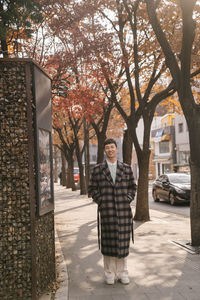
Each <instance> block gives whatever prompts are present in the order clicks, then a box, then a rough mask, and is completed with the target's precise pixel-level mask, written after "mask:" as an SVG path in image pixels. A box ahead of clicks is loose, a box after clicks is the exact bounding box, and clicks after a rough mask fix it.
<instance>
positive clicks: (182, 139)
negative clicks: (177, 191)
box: [175, 114, 190, 172]
mask: <svg viewBox="0 0 200 300" xmlns="http://www.w3.org/2000/svg"><path fill="white" fill-rule="evenodd" d="M175 141H176V148H175V150H176V164H175V170H176V171H179V172H189V171H190V167H189V159H190V145H189V133H188V127H187V123H186V120H185V117H184V115H178V114H176V115H175Z"/></svg>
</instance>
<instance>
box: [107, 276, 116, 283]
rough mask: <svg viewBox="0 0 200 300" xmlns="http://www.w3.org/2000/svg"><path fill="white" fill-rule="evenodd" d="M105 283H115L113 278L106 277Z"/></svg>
mask: <svg viewBox="0 0 200 300" xmlns="http://www.w3.org/2000/svg"><path fill="white" fill-rule="evenodd" d="M106 283H107V284H114V283H115V278H113V277H106Z"/></svg>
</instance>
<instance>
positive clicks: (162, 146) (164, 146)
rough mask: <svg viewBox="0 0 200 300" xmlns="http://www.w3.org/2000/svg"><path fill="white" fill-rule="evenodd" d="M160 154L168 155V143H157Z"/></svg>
mask: <svg viewBox="0 0 200 300" xmlns="http://www.w3.org/2000/svg"><path fill="white" fill-rule="evenodd" d="M159 152H160V153H169V141H162V142H160V143H159Z"/></svg>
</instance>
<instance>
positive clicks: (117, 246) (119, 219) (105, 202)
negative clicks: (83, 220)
mask: <svg viewBox="0 0 200 300" xmlns="http://www.w3.org/2000/svg"><path fill="white" fill-rule="evenodd" d="M135 191H136V184H135V181H134V177H133V172H132V169H131V167H130V166H129V165H127V164H124V163H121V162H119V161H117V172H116V180H115V183H114V182H113V180H112V177H111V174H110V170H109V168H108V165H107V162H106V161H104V162H103V163H102V164H98V165H96V166H95V167H94V169H93V171H92V174H91V179H90V184H89V195H90V196H91V197H92V198H93V201H94V202H96V203H97V204H98V218H99V214H100V222H99V226H98V235H99V241H100V246H101V252H102V254H103V255H107V256H113V257H118V258H122V257H126V256H128V254H129V244H130V236H131V232H133V217H132V211H131V207H130V203H131V201H132V200H133V199H134V196H135ZM99 227H100V228H99Z"/></svg>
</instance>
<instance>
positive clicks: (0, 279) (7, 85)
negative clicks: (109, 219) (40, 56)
mask: <svg viewBox="0 0 200 300" xmlns="http://www.w3.org/2000/svg"><path fill="white" fill-rule="evenodd" d="M27 64H29V65H30V69H31V65H32V64H33V62H31V61H29V62H28V61H23V60H3V59H0V299H1V300H18V299H23V300H29V299H37V296H38V295H39V294H41V293H43V292H44V291H45V290H47V289H48V287H49V285H50V284H51V283H52V281H53V280H54V279H55V249H54V214H53V212H50V213H48V214H46V215H43V216H41V217H39V216H37V215H36V209H35V211H34V213H32V215H31V205H30V202H31V196H30V193H31V188H30V186H31V184H32V185H34V187H33V188H34V189H35V180H34V181H33V182H32V183H30V180H29V167H30V166H29V164H30V157H29V150H28V149H29V148H28V141H29V139H30V136H29V135H30V131H29V132H28V127H27V106H28V104H27V89H26V72H25V66H26V65H27ZM32 80H33V78H31V81H32ZM29 89H30V91H31V98H32V99H31V102H32V108H31V109H32V120H31V123H32V133H33V134H32V137H33V138H34V128H33V126H34V125H33V124H34V122H33V120H34V113H35V112H34V107H35V106H34V99H33V93H32V88H31V86H30V87H29ZM33 143H34V140H33ZM32 147H33V148H34V144H33V145H32ZM32 167H33V169H35V168H34V166H32ZM34 176H35V172H34ZM33 178H34V177H33ZM32 201H34V204H33V206H34V207H35V208H36V198H35V196H34V198H32ZM33 219H34V221H33ZM33 224H34V227H33ZM33 237H34V243H33V241H32V238H33ZM33 270H34V272H33ZM36 295H37V296H36Z"/></svg>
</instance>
